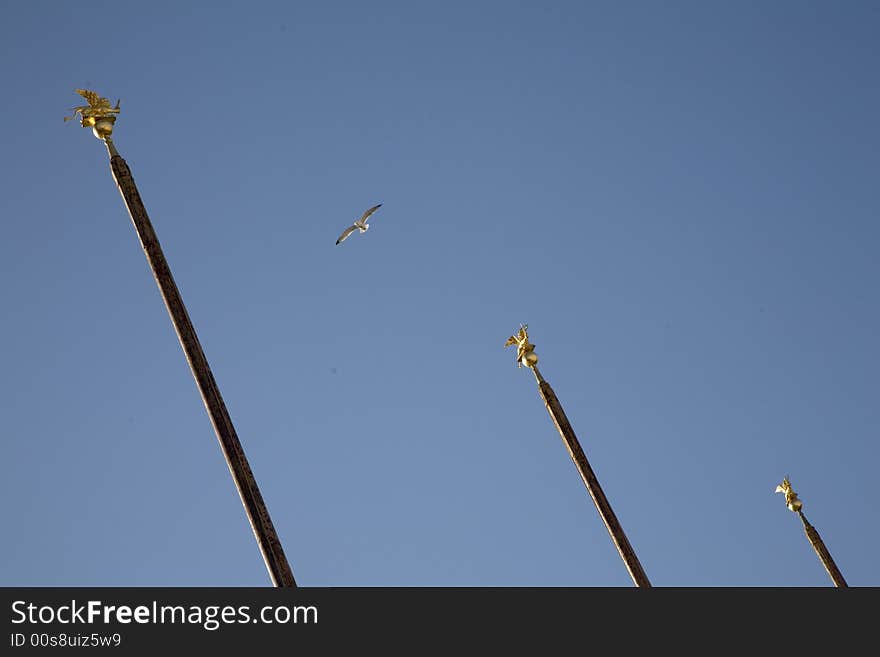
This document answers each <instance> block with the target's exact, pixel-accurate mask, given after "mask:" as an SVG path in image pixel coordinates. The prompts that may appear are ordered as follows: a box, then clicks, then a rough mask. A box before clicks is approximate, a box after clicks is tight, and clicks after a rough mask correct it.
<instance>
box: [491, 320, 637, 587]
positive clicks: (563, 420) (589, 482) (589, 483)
mask: <svg viewBox="0 0 880 657" xmlns="http://www.w3.org/2000/svg"><path fill="white" fill-rule="evenodd" d="M528 328H529V327H528V325H526V324H522V325H520V328H519V332H518V333H517V334H516V335H511V336H510V337H509V338H507V342H505V343H504V346H505V347H509V346H511V345H516V362H517V366H518V367H522V366H523V365H525V366H526V367H528V368H529V369H530V370H532V372H533V373H534V375H535V379H537V381H538V390H539V392H540V393H541V398H542V399H543V400H544V405H545V406H546V407H547V412H548V413H550V417H551V418H552V419H553V424H555V425H556V429H557V430H558V431H559V435H560V436H562V442H563V443H564V444H565V447H566V449H568V454H569V456H571V460H572V461H574V464H575V466H576V467H577V469H578V472H579V473H580V475H581V479H583V482H584V485H585V486H586V487H587V492H589V494H590V497H592V498H593V502H594V503H595V504H596V508H597V509H598V510H599V515H600V516H601V518H602V522H604V523H605V528H606V529H607V530H608V533H609V534H610V535H611V540H612V541H613V542H614V546H615V547H616V548H617V551H618V553H619V554H620V558H621V559H623V563H624V564H625V565H626V569H627V571H629V574H630V577H632V580H633V582H634V583H635V585H636V586H639V587H650V586H651V582H650V581H648V576H647V575H646V574H645V571H644V570H643V569H642V564H641V563H639V559H638V557H637V556H636V553H635V550H633V548H632V545H630V543H629V540H628V539H627V537H626V534H625V533H624V531H623V527H621V526H620V522H618V520H617V516H616V515H615V514H614V510H613V509H612V508H611V504H610V503H609V502H608V498H607V497H605V493H604V492H603V490H602V487H601V486H600V485H599V480H598V479H597V478H596V474H595V473H594V472H593V468H592V467H591V466H590V462H589V461H588V460H587V457H586V455H585V454H584V450H583V449H582V448H581V445H580V442H578V439H577V436H576V435H575V433H574V429H572V427H571V424H570V423H569V421H568V418H567V417H566V416H565V411H564V410H563V409H562V405H561V404H560V403H559V399H558V398H557V397H556V393H554V392H553V388H551V387H550V384H549V383H547V382H546V381H545V380H544V378H543V377H542V376H541V373H540V372H539V371H538V355H537V354H536V353H535V345H533V344H532V343H531V342H529V334H528Z"/></svg>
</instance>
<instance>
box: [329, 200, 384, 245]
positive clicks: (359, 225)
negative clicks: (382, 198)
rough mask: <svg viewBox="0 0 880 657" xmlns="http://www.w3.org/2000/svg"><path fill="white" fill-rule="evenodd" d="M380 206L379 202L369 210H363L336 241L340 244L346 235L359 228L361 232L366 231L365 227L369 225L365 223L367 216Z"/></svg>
mask: <svg viewBox="0 0 880 657" xmlns="http://www.w3.org/2000/svg"><path fill="white" fill-rule="evenodd" d="M381 207H382V204H381V203H380V204H379V205H374V206H373V207H371V208H370V209H369V210H367V211H366V212H364V214H363V215H362V216H361V218H360V219H358V220H357V221H355V222H354V223H353V224H352V225H351V226H349V227H348V228H346V229H345V231H343V233H342V235H340V236H339V239H338V240H336V243H337V244H342V242H343V241H344V240H345V238H346V237H348V236H349V235H351V234H352V233H353V232H354V231H356V230H359V231H361V232H362V233H366V232H367V229H368V228H369V227H370V224H368V223H367V218H368V217H369V216H370V215H371V214H373V213H374V212H375V211H376V210H378V209H379V208H381Z"/></svg>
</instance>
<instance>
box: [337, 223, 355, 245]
mask: <svg viewBox="0 0 880 657" xmlns="http://www.w3.org/2000/svg"><path fill="white" fill-rule="evenodd" d="M356 230H357V226H349V227H348V228H346V229H345V230H344V231H343V233H342V235H340V236H339V239H338V240H336V243H337V244H339V243H341V242H342V241H344V240H345V238H346V237H348V236H349V235H351V234H352V233H353V232H354V231H356Z"/></svg>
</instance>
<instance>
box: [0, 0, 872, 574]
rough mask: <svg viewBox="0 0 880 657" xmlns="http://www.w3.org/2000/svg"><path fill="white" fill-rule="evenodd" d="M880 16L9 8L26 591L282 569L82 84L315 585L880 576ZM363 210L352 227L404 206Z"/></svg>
mask: <svg viewBox="0 0 880 657" xmlns="http://www.w3.org/2000/svg"><path fill="white" fill-rule="evenodd" d="M878 28H880V8H878V5H877V4H876V3H870V2H847V3H832V2H822V3H816V2H774V3H763V2H736V3H729V2H674V3H655V2H607V3H606V2H603V3H596V2H555V3H538V2H531V3H528V2H504V3H501V2H460V3H459V2H449V3H427V2H395V3H390V2H379V3H355V2H351V3H348V2H346V3H342V2H328V3H308V4H306V3H232V4H230V5H229V6H224V7H219V6H215V5H214V4H213V3H211V4H208V3H186V4H181V3H148V4H144V3H139V4H135V3H93V2H80V3H76V4H72V3H70V4H68V3H64V4H62V3H50V2H33V3H12V2H3V3H2V4H0V55H2V56H0V74H2V80H3V84H4V87H5V89H6V94H7V101H6V103H7V114H6V116H7V120H6V126H5V129H4V130H3V131H2V137H0V139H2V142H0V143H2V151H3V154H4V157H3V164H2V167H3V170H2V175H0V199H2V205H3V212H2V217H3V219H2V221H3V229H4V235H3V240H2V241H0V275H2V280H3V281H4V285H3V298H4V307H5V312H4V313H2V315H0V343H2V345H3V367H2V372H3V374H2V376H0V414H2V417H3V434H4V439H3V446H4V451H5V453H4V457H3V459H2V460H0V487H2V488H0V492H2V517H3V522H4V525H5V527H6V531H5V532H4V535H5V537H6V538H5V540H4V541H2V543H0V582H2V583H3V584H4V585H21V586H53V585H61V586H64V585H72V586H77V585H88V586H102V585H108V586H126V585H132V586H202V585H207V586H251V585H254V586H263V585H268V583H269V580H268V576H267V574H266V570H265V567H264V565H263V562H262V560H261V557H260V554H259V551H258V549H257V546H256V544H255V541H254V538H253V535H252V533H251V531H250V528H249V526H248V524H247V520H246V517H245V514H244V511H243V509H242V506H241V503H240V501H239V499H238V496H237V493H236V491H235V488H234V486H233V483H232V480H231V477H230V475H229V472H228V470H227V468H226V465H225V463H224V461H223V458H222V455H221V452H220V448H219V445H218V443H217V439H216V438H215V436H214V434H213V431H212V429H211V425H210V423H209V421H208V417H207V415H206V413H205V410H204V407H203V406H202V403H201V400H200V398H199V396H198V392H197V389H196V386H195V383H194V381H193V379H192V376H191V374H190V372H189V369H188V366H187V364H186V361H185V359H184V357H183V353H182V351H181V348H180V345H179V344H178V342H177V339H176V336H175V334H174V331H173V329H172V326H171V322H170V320H169V318H168V315H167V312H166V310H165V308H164V305H163V304H162V301H161V298H160V296H159V293H158V289H157V287H156V284H155V282H154V281H153V279H152V275H151V273H150V270H149V268H148V266H147V263H146V260H145V258H144V256H143V253H142V251H141V249H140V246H139V244H138V242H137V239H136V236H135V234H134V230H133V228H132V225H131V222H130V219H129V218H128V215H127V213H126V211H125V208H124V206H123V204H122V200H121V198H120V196H119V193H118V192H117V190H116V188H115V185H114V183H113V180H112V178H111V176H110V172H109V166H108V162H107V156H106V152H105V150H104V148H103V146H102V145H101V144H100V142H98V141H97V140H96V139H95V138H94V137H93V136H92V135H91V132H90V131H87V130H83V129H82V128H80V127H79V126H78V125H77V124H76V123H73V124H71V123H64V122H62V117H63V116H64V115H65V113H69V111H70V108H71V107H73V106H74V105H78V104H80V102H81V99H80V98H79V97H78V96H77V95H76V94H75V93H74V89H75V88H78V87H86V88H92V89H95V90H97V91H98V92H100V93H101V94H103V95H106V96H108V97H110V98H111V99H112V100H113V101H115V100H116V99H117V98H121V99H122V105H121V107H122V112H121V115H120V118H119V120H118V121H117V124H116V131H115V134H114V137H115V143H116V145H117V147H118V149H119V151H120V152H121V154H122V155H123V157H125V158H126V159H127V161H128V163H129V165H130V166H131V168H132V171H133V173H134V176H135V180H136V181H137V184H138V186H139V189H140V192H141V194H142V196H143V198H144V200H145V203H146V206H147V209H148V211H149V213H150V216H151V218H152V220H153V223H154V226H155V228H156V231H157V233H158V236H159V239H160V241H161V243H162V245H163V248H164V250H165V254H166V256H167V258H168V260H169V263H170V265H171V268H172V271H173V273H174V276H175V278H176V281H177V284H178V286H179V288H180V290H181V292H182V294H183V298H184V300H185V302H186V304H187V307H188V310H189V314H190V316H191V318H192V320H193V322H194V325H195V327H196V330H197V332H198V335H199V338H200V340H201V342H202V345H203V347H204V349H205V352H206V354H207V357H208V361H209V362H210V364H211V366H212V368H213V371H214V375H215V377H216V379H217V381H218V384H219V386H220V389H221V391H222V394H223V396H224V399H225V401H226V405H227V407H228V408H229V411H230V414H231V416H232V419H233V422H234V423H235V426H236V429H237V431H238V434H239V437H240V439H241V441H242V444H243V446H244V449H245V451H246V453H247V455H248V457H249V459H250V462H251V466H252V468H253V470H254V472H255V475H256V477H257V481H258V483H259V485H260V488H261V490H262V493H263V496H264V498H265V500H266V503H267V505H268V508H269V511H270V513H271V515H272V519H273V521H274V524H275V527H276V529H277V530H278V533H279V535H280V537H281V540H282V543H283V546H284V549H285V551H286V553H287V556H288V559H289V561H290V563H291V566H292V568H293V571H294V574H295V576H296V578H297V581H298V583H299V584H301V585H304V586H370V585H378V586H383V585H397V586H419V585H433V586H447V585H467V586H487V585H497V586H515V585H527V586H631V585H632V582H631V580H630V579H629V576H628V574H627V572H626V570H625V568H624V566H623V563H622V562H621V560H620V558H619V556H618V555H617V553H616V551H615V549H614V547H613V545H612V543H611V541H610V539H609V537H608V534H607V532H606V530H605V528H604V526H603V525H602V523H601V521H600V519H599V516H598V514H597V512H596V509H595V507H594V506H593V504H592V501H591V500H590V498H589V496H588V495H587V492H586V490H585V488H584V486H583V484H582V483H581V481H580V479H579V477H578V475H577V472H576V470H575V468H574V466H573V464H572V462H571V460H570V459H569V457H568V455H567V453H566V451H565V449H564V447H563V445H562V443H561V441H560V439H559V436H558V435H557V434H556V432H555V429H554V427H553V425H552V423H551V421H550V418H549V417H548V415H547V412H546V410H545V409H544V407H543V404H542V403H541V401H540V398H539V396H538V392H537V389H536V386H535V384H534V380H533V378H532V376H531V375H530V374H529V373H528V372H527V371H526V370H524V369H523V370H518V369H517V368H516V367H515V364H514V357H515V354H514V353H513V350H512V349H507V350H505V349H503V348H502V345H503V343H504V341H505V339H506V338H507V336H508V335H510V334H511V333H512V332H514V331H515V330H516V328H517V327H518V325H519V323H520V322H526V323H528V324H529V326H530V332H531V337H532V342H534V343H535V344H536V345H537V353H538V355H539V356H540V359H541V360H540V368H541V371H542V373H543V375H544V376H545V377H546V378H547V379H548V381H549V382H550V383H551V384H552V385H553V387H554V389H555V390H556V393H557V395H558V396H559V398H560V400H561V402H562V404H563V405H564V407H565V409H566V412H567V414H568V417H569V419H570V420H571V422H572V424H573V426H574V428H575V430H576V431H577V433H578V436H579V438H580V440H581V443H582V445H583V447H584V450H585V452H586V454H587V456H588V458H589V459H590V461H591V463H592V465H593V468H594V470H595V471H596V474H597V475H598V477H599V480H600V482H601V484H602V486H603V488H604V490H605V493H606V495H607V496H608V498H609V499H610V501H611V504H612V505H613V507H614V510H615V512H616V514H617V516H618V518H619V520H620V522H621V524H622V526H623V528H624V530H625V531H626V533H627V535H628V537H629V540H630V542H631V543H632V545H633V547H634V549H635V550H636V552H637V554H638V556H639V558H640V560H641V563H642V565H643V567H644V569H645V571H646V573H647V574H648V577H649V578H650V579H651V581H652V583H653V584H654V585H656V586H828V585H830V580H829V579H828V576H827V575H826V573H825V572H824V571H823V569H822V568H821V566H820V564H819V561H818V559H817V557H816V555H815V553H813V551H812V550H811V548H810V546H809V544H808V542H807V540H806V538H805V537H804V535H803V532H802V529H801V525H800V522H799V521H798V519H797V518H796V516H795V515H794V514H792V513H790V512H789V511H787V510H786V509H785V506H784V503H783V500H782V496H781V495H775V494H774V493H773V490H774V487H775V486H776V484H777V483H779V481H781V479H782V478H783V476H785V475H789V476H790V477H791V479H792V482H793V484H794V488H795V490H796V491H797V492H798V493H799V494H800V496H801V498H802V499H803V501H804V505H805V506H804V510H805V513H806V515H807V517H808V518H809V519H810V521H811V522H812V523H813V524H814V525H815V526H816V528H817V529H818V530H819V532H820V533H821V535H822V536H823V538H824V539H825V541H826V543H827V545H828V548H829V549H830V551H831V553H832V555H833V556H834V558H835V560H836V562H837V564H838V566H839V567H840V569H841V571H842V572H843V574H844V576H845V577H846V578H847V579H848V581H849V583H850V584H851V585H866V586H867V585H870V586H877V585H880V571H878V568H877V565H876V555H877V554H878V552H880V527H878V522H877V521H878V513H877V506H876V500H875V498H874V494H875V489H876V481H877V465H878V456H880V448H878V441H877V427H878V424H880V412H878V408H880V404H878V392H880V386H878V383H880V381H878V374H877V372H878V371H880V350H878V344H877V336H878V335H880V310H878V303H877V291H876V290H877V281H878V280H880V265H878V258H877V244H878V238H880V228H878V222H877V219H878V210H880V199H878V191H877V190H878V189H880V186H878V173H880V161H878V153H880V130H878V123H877V117H878V116H880V91H878V87H877V84H876V80H877V78H876V75H877V70H878V65H880V44H878V41H877V38H876V35H877V32H878ZM380 202H381V203H383V207H382V208H381V209H380V210H379V211H378V212H377V213H376V214H375V215H374V216H373V220H372V221H371V229H370V231H369V232H368V233H367V234H365V235H354V236H352V237H351V238H349V240H348V241H346V242H345V243H344V244H342V245H341V246H335V245H334V241H335V240H336V238H337V236H338V235H339V233H340V232H341V231H342V229H343V228H344V227H345V226H346V225H348V224H349V223H351V221H353V220H354V219H355V218H357V217H358V216H359V215H360V213H361V212H363V210H365V209H366V208H367V207H369V206H371V205H373V204H375V203H380Z"/></svg>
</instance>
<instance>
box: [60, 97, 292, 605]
mask: <svg viewBox="0 0 880 657" xmlns="http://www.w3.org/2000/svg"><path fill="white" fill-rule="evenodd" d="M76 92H77V93H78V94H79V95H81V96H82V97H83V98H85V99H86V101H87V102H88V105H80V106H79V107H75V108H74V109H73V115H72V116H67V117H64V120H65V121H69V120H72V119H74V118H76V116H77V115H79V117H80V123H81V125H82V127H84V128H92V132H93V133H94V135H95V137H97V138H98V139H100V140H101V141H103V142H104V144H105V145H106V146H107V151H108V152H109V154H110V170H111V172H112V173H113V178H114V180H115V181H116V185H117V186H118V187H119V192H120V193H121V194H122V199H123V201H125V205H126V207H127V208H128V213H129V215H131V220H132V222H133V223H134V228H135V231H137V235H138V238H139V239H140V242H141V246H142V247H143V249H144V254H145V255H146V257H147V261H148V262H149V264H150V268H151V269H152V270H153V276H154V277H155V279H156V283H157V284H158V285H159V291H160V292H161V294H162V299H163V300H164V302H165V306H166V307H167V308H168V314H169V315H170V316H171V321H172V322H173V324H174V329H175V331H176V332H177V337H178V339H179V340H180V345H181V346H182V347H183V352H184V354H185V355H186V360H187V362H188V363H189V366H190V369H191V370H192V373H193V376H194V377H195V380H196V385H197V386H198V388H199V392H200V393H201V396H202V401H203V402H204V404H205V408H206V409H207V411H208V415H209V417H210V418H211V424H212V425H213V426H214V431H215V433H216V434H217V438H218V440H219V441H220V447H221V449H222V450H223V455H224V456H225V458H226V463H227V465H228V466H229V471H230V473H232V478H233V480H234V481H235V486H236V488H237V489H238V493H239V495H240V496H241V501H242V504H243V505H244V509H245V512H246V514H247V517H248V520H249V521H250V524H251V528H252V529H253V532H254V536H255V537H256V539H257V544H258V545H259V548H260V552H261V553H262V555H263V559H264V561H265V563H266V568H267V569H268V571H269V576H270V578H271V580H272V584H273V585H274V586H278V587H295V586H296V581H295V580H294V578H293V572H292V571H291V569H290V565H289V564H288V563H287V558H286V557H285V556H284V550H283V549H282V547H281V541H280V540H279V538H278V534H277V533H276V532H275V527H274V525H273V524H272V519H271V518H270V517H269V511H268V510H267V509H266V505H265V503H264V502H263V496H262V495H261V494H260V489H259V488H258V487H257V482H256V479H255V478H254V474H253V472H252V471H251V468H250V465H249V463H248V460H247V457H246V456H245V453H244V450H243V449H242V446H241V442H240V441H239V439H238V435H237V434H236V432H235V427H233V425H232V420H231V419H230V417H229V412H228V411H227V410H226V405H225V404H224V402H223V398H222V397H221V396H220V389H219V388H218V387H217V383H216V381H215V380H214V375H213V373H212V372H211V368H210V367H209V366H208V360H207V359H206V358H205V354H204V352H203V351H202V346H201V344H200V343H199V339H198V336H197V335H196V331H195V329H194V328H193V325H192V322H191V321H190V318H189V314H188V313H187V311H186V307H185V306H184V305H183V299H182V298H181V296H180V291H179V290H178V289H177V284H176V283H175V282H174V278H173V277H172V275H171V269H170V268H169V266H168V262H167V261H166V259H165V255H164V254H163V252H162V247H161V246H160V245H159V240H158V238H157V237H156V233H155V231H154V230H153V224H152V223H151V222H150V218H149V216H148V215H147V210H146V208H145V207H144V203H143V201H142V200H141V196H140V193H139V192H138V189H137V186H136V185H135V182H134V178H133V177H132V175H131V170H130V169H129V168H128V164H127V163H126V162H125V160H124V159H122V157H121V156H120V155H119V153H118V152H117V151H116V147H115V146H114V145H113V141H112V140H111V139H110V135H111V134H112V133H113V127H114V124H115V123H116V117H117V115H118V114H119V102H118V101H117V103H116V106H115V107H111V106H110V101H109V100H108V99H106V98H103V97H102V96H100V95H99V94H97V93H95V92H94V91H90V90H88V89H77V90H76Z"/></svg>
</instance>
